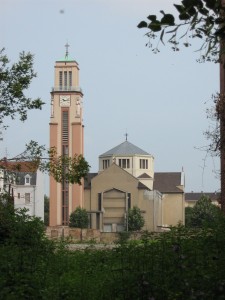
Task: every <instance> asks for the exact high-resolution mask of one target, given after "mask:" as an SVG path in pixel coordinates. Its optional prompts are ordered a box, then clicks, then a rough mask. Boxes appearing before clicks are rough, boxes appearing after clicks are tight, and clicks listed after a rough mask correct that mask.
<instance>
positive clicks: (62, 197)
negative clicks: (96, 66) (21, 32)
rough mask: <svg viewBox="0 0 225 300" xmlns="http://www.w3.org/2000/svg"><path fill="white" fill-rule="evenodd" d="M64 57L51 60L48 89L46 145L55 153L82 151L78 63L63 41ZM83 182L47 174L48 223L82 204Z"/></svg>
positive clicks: (65, 221) (65, 220)
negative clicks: (51, 80)
mask: <svg viewBox="0 0 225 300" xmlns="http://www.w3.org/2000/svg"><path fill="white" fill-rule="evenodd" d="M65 47H66V53H65V56H64V58H62V59H60V60H57V61H56V62H55V80H54V87H53V88H52V92H51V118H50V123H49V125H50V147H55V148H56V150H57V154H58V155H68V156H71V157H73V156H74V155H75V154H77V155H80V154H81V155H83V154H84V137H83V136H84V134H83V127H84V126H83V124H82V114H83V109H82V98H83V93H82V90H81V88H80V86H79V66H78V63H77V62H76V61H75V60H74V59H72V58H70V56H69V51H68V49H69V45H68V43H67V44H66V45H65ZM83 200H84V191H83V185H79V184H69V183H68V182H66V181H64V182H62V183H57V182H56V181H55V180H54V178H53V177H51V176H50V221H49V225H50V226H57V225H68V222H69V215H70V214H71V212H73V211H74V210H75V209H76V207H77V206H81V207H83Z"/></svg>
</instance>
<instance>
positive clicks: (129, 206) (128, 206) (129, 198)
mask: <svg viewBox="0 0 225 300" xmlns="http://www.w3.org/2000/svg"><path fill="white" fill-rule="evenodd" d="M127 208H128V209H130V208H131V193H127Z"/></svg>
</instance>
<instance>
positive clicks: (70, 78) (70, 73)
mask: <svg viewBox="0 0 225 300" xmlns="http://www.w3.org/2000/svg"><path fill="white" fill-rule="evenodd" d="M69 87H70V90H71V87H72V71H69Z"/></svg>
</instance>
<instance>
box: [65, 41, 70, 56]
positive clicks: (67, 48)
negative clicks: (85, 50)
mask: <svg viewBox="0 0 225 300" xmlns="http://www.w3.org/2000/svg"><path fill="white" fill-rule="evenodd" d="M69 46H70V45H69V44H68V42H67V43H66V45H65V47H66V54H65V58H68V56H69Z"/></svg>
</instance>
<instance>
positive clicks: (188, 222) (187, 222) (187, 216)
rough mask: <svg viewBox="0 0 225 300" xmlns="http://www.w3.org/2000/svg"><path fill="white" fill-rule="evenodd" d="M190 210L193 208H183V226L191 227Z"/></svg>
mask: <svg viewBox="0 0 225 300" xmlns="http://www.w3.org/2000/svg"><path fill="white" fill-rule="evenodd" d="M192 210H193V207H189V206H188V207H185V226H186V227H192V226H191V217H192Z"/></svg>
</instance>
